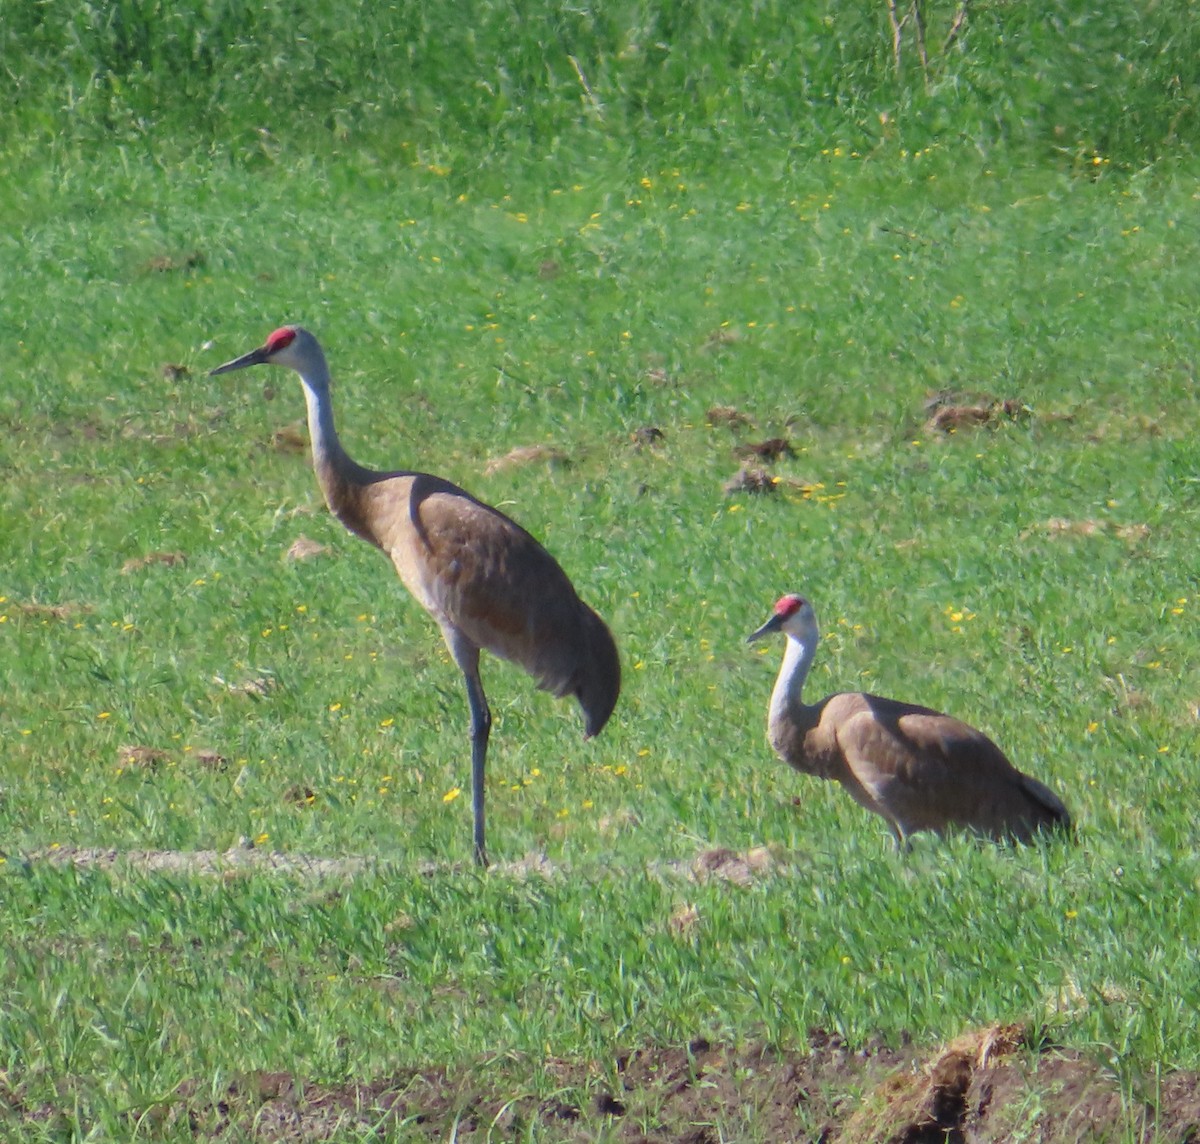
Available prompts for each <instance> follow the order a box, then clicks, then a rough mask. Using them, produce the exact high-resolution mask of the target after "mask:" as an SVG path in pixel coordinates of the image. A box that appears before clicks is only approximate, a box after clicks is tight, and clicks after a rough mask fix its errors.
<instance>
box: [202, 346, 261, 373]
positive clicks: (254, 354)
mask: <svg viewBox="0 0 1200 1144" xmlns="http://www.w3.org/2000/svg"><path fill="white" fill-rule="evenodd" d="M267 353H268V351H267V347H266V346H259V347H258V349H256V350H251V351H250V352H249V353H248V354H242V356H241V357H239V358H234V359H233V361H227V362H226V363H225V364H224V365H219V366H217V368H216V369H210V370H209V371H208V376H209V377H214V376H215V375H216V374H218V373H229V371H230V370H234V369H245V368H246V366H248V365H262V364H263V363H264V362H266V361H267Z"/></svg>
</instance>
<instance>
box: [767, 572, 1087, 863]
mask: <svg viewBox="0 0 1200 1144" xmlns="http://www.w3.org/2000/svg"><path fill="white" fill-rule="evenodd" d="M775 632H781V633H782V634H783V635H785V636H786V637H787V645H786V648H785V650H784V656H783V664H782V665H781V667H780V671H779V676H778V679H777V680H776V683H775V689H774V691H773V692H772V695H771V704H770V709H769V712H768V718H767V734H768V738H769V739H770V743H771V746H772V747H773V748H774V749H775V752H776V753H777V754H778V755H779V757H780V758H781V759H783V760H784V762H786V763H788V764H790V765H791V766H793V767H795V768H796V770H798V771H802V772H804V773H805V774H810V775H815V776H816V777H817V778H822V779H831V780H833V781H834V782H838V783H841V784H842V786H843V787H845V789H846V791H847V792H848V793H849V794H850V796H851V798H853V799H854V800H855V802H857V803H858V804H859V805H860V806H863V807H865V808H866V809H867V810H869V811H872V812H873V813H875V814H878V815H880V816H882V817H883V818H884V819H885V820H886V821H887V824H888V826H890V827H891V830H892V833H893V835H894V836H895V838H896V843H897V845H898V846H900V847H901V848H904V847H906V846H907V844H908V839H909V837H910V836H911V835H913V834H915V833H917V832H918V831H921V830H930V831H933V832H935V833H938V834H942V833H944V832H945V831H946V830H948V829H952V828H955V827H958V828H966V829H969V830H973V831H975V832H977V833H979V834H982V835H985V836H987V837H989V838H994V839H997V840H999V839H1011V840H1015V841H1021V842H1026V841H1029V840H1030V839H1031V838H1032V837H1033V835H1034V834H1035V833H1036V832H1037V831H1039V830H1042V829H1045V828H1048V827H1061V828H1063V829H1067V830H1069V829H1070V826H1071V817H1070V815H1069V814H1068V813H1067V809H1066V807H1065V806H1063V804H1062V801H1061V800H1060V799H1059V798H1058V796H1057V795H1056V794H1054V792H1053V791H1051V790H1050V789H1049V788H1048V787H1046V786H1045V785H1044V784H1043V783H1040V782H1038V780H1037V779H1034V778H1030V777H1029V775H1026V774H1022V773H1021V772H1020V771H1019V770H1017V769H1016V767H1014V766H1013V765H1012V763H1010V762H1009V760H1008V758H1007V757H1006V756H1005V754H1004V752H1003V751H1001V750H1000V748H999V747H997V746H996V744H995V743H993V742H992V740H991V739H989V738H988V737H987V736H986V735H984V734H983V732H981V731H977V730H976V729H975V728H974V727H971V726H968V725H967V724H966V723H963V722H961V721H960V720H958V719H954V718H952V717H951V716H949V715H943V714H941V713H940V712H938V711H933V710H931V709H930V708H928V707H920V706H918V705H916V704H913V703H901V702H898V701H897V700H895V699H884V698H881V697H880V696H878V695H869V694H867V693H865V692H843V693H840V694H837V695H830V696H828V697H827V698H825V699H822V700H821V701H820V702H819V703H814V704H811V705H810V704H807V703H805V702H804V700H803V699H802V698H801V690H802V688H803V686H804V680H805V678H806V677H807V675H808V671H809V668H810V667H811V666H812V660H813V655H814V653H815V651H816V647H817V640H818V638H819V631H818V628H817V619H816V615H815V613H814V612H813V609H812V605H811V604H810V603H809V602H808V601H807V600H805V599H804V598H803V597H801V596H797V595H787V596H784V597H782V598H781V599H780V600H779V602H778V603H777V604H776V605H775V610H774V612H773V614H772V616H771V618H770V619H769V620H767V622H766V623H765V624H763V626H762V627H761V628H759V629H758V630H757V631H755V632H753V633H752V634H751V635H750V636H749V637H747V638H748V640H751V641H752V640H757V639H761V638H763V637H764V636H767V635H770V634H772V633H775Z"/></svg>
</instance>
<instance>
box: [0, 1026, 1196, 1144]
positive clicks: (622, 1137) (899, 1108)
mask: <svg viewBox="0 0 1200 1144" xmlns="http://www.w3.org/2000/svg"><path fill="white" fill-rule="evenodd" d="M1023 1036H1024V1034H1023V1033H1022V1032H1021V1031H1020V1029H1019V1028H1017V1027H1014V1026H1001V1027H997V1028H994V1029H988V1030H983V1031H981V1032H979V1033H975V1034H971V1035H969V1036H967V1037H965V1038H960V1039H959V1040H958V1041H956V1042H953V1043H952V1044H951V1045H949V1046H947V1047H946V1048H945V1049H942V1050H940V1051H935V1052H933V1053H927V1054H924V1055H923V1054H920V1053H918V1052H917V1051H916V1050H915V1049H914V1048H913V1047H912V1046H911V1045H907V1044H904V1045H900V1046H893V1047H890V1046H887V1045H884V1044H883V1043H881V1042H880V1043H868V1044H866V1045H863V1046H860V1047H858V1048H851V1047H850V1046H848V1045H847V1044H846V1043H845V1042H843V1041H842V1040H841V1039H840V1038H838V1037H837V1036H834V1035H832V1034H830V1033H827V1032H825V1031H823V1030H812V1031H810V1033H809V1035H808V1038H807V1044H806V1045H804V1046H803V1047H801V1048H797V1049H795V1050H790V1051H783V1050H777V1049H773V1048H769V1047H763V1046H754V1047H745V1048H732V1047H729V1046H724V1045H714V1044H710V1043H709V1042H708V1041H706V1040H702V1039H697V1040H694V1041H692V1042H691V1043H690V1044H687V1045H679V1046H647V1047H644V1048H639V1049H636V1050H634V1051H631V1052H629V1053H627V1054H623V1055H621V1056H618V1057H617V1058H616V1059H615V1060H613V1061H607V1062H578V1061H565V1060H559V1059H553V1058H550V1059H545V1060H540V1061H532V1060H527V1059H520V1058H517V1059H513V1058H509V1057H502V1058H490V1059H488V1060H487V1061H483V1060H481V1061H479V1062H478V1063H477V1064H476V1065H475V1066H474V1067H470V1066H468V1067H463V1068H458V1069H448V1068H438V1067H433V1068H421V1069H410V1070H405V1071H403V1072H400V1073H397V1074H395V1075H393V1076H390V1077H386V1078H380V1079H376V1080H372V1081H362V1082H350V1083H344V1084H336V1085H328V1084H321V1083H316V1082H311V1081H307V1080H305V1079H303V1078H301V1077H297V1076H294V1075H292V1074H290V1073H272V1072H261V1073H254V1074H249V1075H245V1076H242V1077H239V1078H237V1079H236V1080H234V1081H233V1082H232V1083H230V1084H229V1085H228V1086H227V1087H226V1088H225V1089H224V1090H223V1091H222V1092H220V1093H218V1094H217V1095H215V1096H214V1094H213V1090H212V1088H211V1086H209V1085H207V1084H204V1083H201V1082H185V1083H184V1084H182V1085H180V1087H179V1088H178V1089H177V1090H176V1092H175V1093H174V1094H173V1095H172V1096H171V1097H170V1098H168V1099H167V1100H165V1101H163V1102H162V1103H161V1104H159V1105H157V1106H155V1107H154V1108H152V1109H148V1110H143V1111H142V1112H141V1113H140V1114H139V1116H140V1118H142V1120H143V1123H144V1122H145V1118H149V1120H150V1121H151V1122H153V1123H154V1124H156V1125H157V1126H159V1127H160V1128H162V1129H169V1128H176V1129H178V1128H181V1127H184V1126H186V1129H185V1130H186V1131H187V1132H188V1133H189V1138H194V1139H199V1140H212V1141H229V1140H235V1139H236V1140H257V1141H264V1142H272V1144H301V1142H305V1144H307V1142H313V1144H315V1142H319V1141H326V1140H331V1139H333V1138H334V1137H337V1138H339V1139H346V1138H349V1137H350V1136H351V1135H353V1136H354V1137H355V1138H359V1134H361V1136H362V1138H366V1137H368V1136H369V1137H371V1138H376V1137H379V1138H383V1137H385V1136H387V1137H388V1138H391V1136H392V1135H393V1134H397V1133H403V1138H404V1139H406V1140H410V1139H411V1140H416V1141H420V1140H428V1141H444V1140H458V1141H481V1142H482V1141H485V1140H496V1141H502V1140H516V1139H521V1140H524V1139H537V1140H547V1141H549V1140H553V1141H569V1142H580V1144H582V1142H584V1141H594V1140H596V1139H598V1138H603V1139H605V1140H615V1141H623V1142H628V1144H650V1142H655V1144H658V1142H663V1144H668V1142H677V1144H717V1141H724V1140H753V1141H784V1140H787V1141H812V1142H813V1144H834V1142H836V1141H842V1142H845V1144H851V1142H859V1141H872V1142H884V1141H886V1142H889V1144H926V1142H928V1144H933V1142H934V1141H936V1142H938V1144H946V1142H950V1144H953V1142H956V1141H957V1142H963V1144H966V1142H972V1144H976V1142H977V1144H999V1142H1001V1141H1010V1140H1015V1139H1020V1140H1031V1141H1040V1142H1042V1144H1068V1142H1072V1144H1073V1142H1077V1141H1078V1142H1081V1141H1085V1140H1086V1141H1100V1140H1117V1139H1120V1140H1127V1141H1138V1142H1139V1144H1140V1142H1145V1144H1150V1141H1161V1142H1166V1141H1172V1142H1177V1144H1195V1142H1196V1141H1197V1140H1200V1128H1198V1125H1200V1098H1198V1095H1197V1077H1196V1075H1195V1074H1191V1073H1188V1074H1183V1073H1176V1074H1170V1075H1168V1076H1167V1077H1165V1078H1160V1083H1159V1084H1158V1086H1157V1088H1156V1090H1155V1092H1156V1097H1155V1099H1153V1100H1148V1099H1145V1098H1144V1097H1143V1096H1141V1095H1134V1096H1130V1095H1128V1094H1123V1093H1122V1091H1121V1089H1120V1086H1119V1085H1118V1083H1117V1081H1116V1080H1115V1079H1114V1078H1113V1077H1112V1076H1111V1075H1110V1074H1109V1073H1108V1072H1106V1071H1105V1070H1104V1069H1103V1068H1101V1067H1100V1066H1099V1065H1097V1064H1096V1063H1095V1062H1093V1061H1090V1060H1088V1059H1086V1058H1084V1057H1082V1056H1081V1055H1079V1054H1078V1053H1072V1052H1067V1051H1065V1050H1059V1049H1053V1048H1042V1049H1040V1050H1035V1049H1032V1048H1031V1047H1030V1046H1029V1045H1027V1044H1023V1043H1019V1042H1021V1041H1022V1040H1023ZM6 1103H7V1111H8V1114H9V1115H10V1116H11V1115H14V1114H15V1115H16V1116H18V1117H20V1118H21V1119H24V1120H26V1121H33V1120H37V1121H40V1122H43V1123H44V1122H46V1121H47V1120H51V1121H53V1120H63V1119H64V1118H65V1116H66V1109H65V1108H64V1109H63V1110H57V1109H52V1108H48V1107H46V1106H39V1107H38V1108H25V1107H23V1106H22V1105H21V1103H20V1100H19V1097H18V1096H17V1094H15V1093H12V1092H11V1091H10V1092H9V1093H8V1094H7V1101H6ZM168 1134H169V1132H168Z"/></svg>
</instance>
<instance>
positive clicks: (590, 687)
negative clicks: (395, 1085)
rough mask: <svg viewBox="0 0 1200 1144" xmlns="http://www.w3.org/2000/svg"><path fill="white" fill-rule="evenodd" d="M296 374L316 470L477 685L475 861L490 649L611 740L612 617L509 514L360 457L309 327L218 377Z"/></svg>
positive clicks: (473, 711)
mask: <svg viewBox="0 0 1200 1144" xmlns="http://www.w3.org/2000/svg"><path fill="white" fill-rule="evenodd" d="M261 364H268V365H282V366H287V367H288V368H289V369H293V370H295V371H296V372H297V373H298V374H299V375H300V381H301V383H302V384H303V386H304V396H305V399H306V401H307V404H308V429H309V436H310V438H311V440H312V457H313V467H314V468H315V469H316V472H317V480H318V482H319V483H320V486H321V490H322V492H323V493H324V494H325V502H326V504H328V505H329V509H330V511H331V512H332V513H333V514H334V516H336V517H337V518H338V519H339V520H340V521H341V522H342V524H344V525H345V526H346V527H347V528H348V529H349V530H350V531H351V532H353V533H354V534H355V535H356V536H359V537H361V538H362V539H363V540H366V541H368V542H369V543H371V544H374V545H375V546H376V547H377V548H379V549H382V551H383V552H385V553H386V554H387V555H388V556H389V557H391V560H392V563H393V564H394V565H395V566H396V571H397V572H398V573H399V574H400V579H401V580H402V581H403V583H404V586H405V587H406V588H407V589H408V590H409V592H411V593H412V594H413V596H415V597H416V599H417V602H418V603H419V604H420V605H421V606H422V607H423V608H424V609H425V610H426V611H427V612H428V613H429V614H430V615H431V616H432V617H433V618H434V620H436V621H437V623H438V625H439V626H440V627H441V629H442V636H443V638H444V639H445V641H446V647H447V648H448V649H449V651H450V654H451V656H453V657H454V662H455V663H457V664H458V667H459V669H460V670H461V671H462V673H463V679H464V681H465V682H466V688H467V702H468V705H469V707H470V715H471V722H470V730H471V796H472V809H473V812H474V843H475V861H476V862H477V863H479V865H481V866H486V865H487V850H486V849H485V846H484V824H483V803H484V797H483V796H484V764H485V761H486V758H487V746H488V736H489V734H490V731H491V726H492V716H491V712H490V710H489V709H488V703H487V697H486V696H485V695H484V691H483V683H482V681H481V679H480V675H479V652H480V650H481V649H485V648H486V649H487V650H488V651H490V652H491V653H492V654H493V655H498V656H500V657H501V658H502V659H507V660H511V661H513V662H514V663H517V664H520V665H521V667H523V668H524V669H525V670H526V671H527V672H529V674H530V675H532V676H533V677H534V679H535V680H537V685H538V687H540V688H542V689H543V690H545V691H550V692H553V694H554V695H555V697H556V698H560V697H562V696H564V695H573V696H574V697H575V698H576V699H577V700H578V701H579V705H580V707H581V708H582V709H583V715H584V734H585V737H586V738H591V737H592V736H593V735H596V734H599V732H600V730H601V729H602V728H603V727H604V724H605V723H606V722H607V721H608V717H609V715H611V714H612V710H613V707H614V706H616V702H617V695H618V693H619V692H620V689H621V666H620V659H619V657H618V655H617V646H616V644H615V643H614V642H613V638H612V634H611V633H610V632H609V630H608V628H607V627H606V626H605V624H604V621H603V620H602V619H601V618H600V617H599V616H598V615H597V614H596V613H595V612H594V611H592V609H591V608H589V607H588V606H587V605H586V604H585V603H584V602H583V601H582V600H581V599H580V598H579V596H578V595H577V594H576V592H575V588H574V586H573V585H572V584H571V581H570V580H568V579H567V575H566V573H565V572H563V570H562V569H561V568H560V567H559V566H558V563H557V562H556V561H555V559H554V557H552V556H551V555H550V554H549V553H548V552H547V551H546V550H545V549H544V548H543V547H542V546H541V545H540V544H539V543H538V542H537V541H536V540H535V539H534V538H533V537H532V536H530V534H529V533H528V532H526V531H525V530H524V529H523V528H521V526H520V525H518V524H516V523H515V522H514V521H512V520H510V519H509V518H508V517H507V516H505V515H504V513H502V512H500V511H499V510H498V509H494V508H492V507H491V506H490V505H486V504H484V503H483V502H482V501H478V500H476V499H475V498H474V497H473V496H471V495H470V493H467V492H464V491H463V490H462V489H460V488H458V487H457V486H456V485H453V484H451V483H450V482H449V481H446V480H443V479H442V478H440V477H434V476H430V475H429V474H428V473H418V472H410V471H408V470H402V471H397V472H386V473H379V472H374V471H373V470H371V469H366V468H363V466H362V465H359V464H357V463H355V462H354V461H352V460H351V459H350V457H349V456H348V454H347V453H346V451H345V449H343V448H342V445H341V443H340V442H339V440H338V436H337V433H336V431H335V430H334V425H333V406H332V404H331V402H330V397H329V384H330V377H329V366H328V365H327V364H326V361H325V354H324V352H323V351H322V349H321V346H320V343H319V342H318V341H317V339H316V338H315V337H313V335H312V334H311V333H309V332H308V330H306V329H304V328H303V327H301V326H283V327H281V328H280V329H278V330H275V331H274V333H272V334H271V336H270V337H269V338H267V340H266V343H265V344H264V345H262V346H261V347H259V348H258V349H256V350H251V351H250V352H249V353H247V354H243V355H242V356H241V357H239V358H235V359H234V360H233V361H229V362H226V363H225V364H224V365H220V366H217V368H216V369H214V370H212V371H211V373H212V374H219V373H226V372H228V371H229V370H234V369H245V368H246V367H247V366H252V365H261Z"/></svg>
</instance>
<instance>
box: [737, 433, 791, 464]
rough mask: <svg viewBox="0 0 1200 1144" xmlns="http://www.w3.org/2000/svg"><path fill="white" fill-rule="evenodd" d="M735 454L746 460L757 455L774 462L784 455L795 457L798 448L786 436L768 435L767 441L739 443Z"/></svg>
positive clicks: (759, 457)
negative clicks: (794, 447) (793, 446)
mask: <svg viewBox="0 0 1200 1144" xmlns="http://www.w3.org/2000/svg"><path fill="white" fill-rule="evenodd" d="M733 455H734V456H735V457H740V458H742V459H743V460H746V461H751V460H753V459H754V458H756V457H757V458H758V459H759V460H761V461H766V462H768V463H772V462H775V461H778V460H781V459H782V458H784V457H794V456H795V455H796V450H795V449H793V448H792V443H791V442H790V441H789V440H788V439H787V438H786V437H768V438H767V439H766V440H765V441H750V442H748V443H747V444H745V445H739V446H738V447H737V448H736V449H734V451H733Z"/></svg>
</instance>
